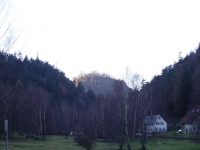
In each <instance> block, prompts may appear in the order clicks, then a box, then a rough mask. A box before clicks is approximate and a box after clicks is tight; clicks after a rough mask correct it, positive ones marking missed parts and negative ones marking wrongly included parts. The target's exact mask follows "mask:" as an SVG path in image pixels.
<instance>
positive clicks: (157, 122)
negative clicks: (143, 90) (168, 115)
mask: <svg viewBox="0 0 200 150" xmlns="http://www.w3.org/2000/svg"><path fill="white" fill-rule="evenodd" d="M145 126H146V129H147V130H148V131H149V132H167V123H166V122H165V120H164V119H163V118H162V117H161V116H160V115H151V116H146V117H145Z"/></svg>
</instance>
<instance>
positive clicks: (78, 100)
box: [0, 51, 96, 139]
mask: <svg viewBox="0 0 200 150" xmlns="http://www.w3.org/2000/svg"><path fill="white" fill-rule="evenodd" d="M0 60H1V64H0V108H1V109H0V124H1V129H0V132H1V135H2V136H3V134H4V131H3V123H4V120H5V119H8V120H9V130H10V136H12V132H14V131H18V132H19V133H20V134H26V136H27V137H34V138H36V139H45V135H46V134H62V135H66V136H67V135H68V134H69V131H70V130H72V129H73V128H75V127H78V126H80V127H82V126H83V123H84V121H83V119H84V116H85V115H84V113H79V111H83V110H85V109H86V108H87V107H88V105H89V104H90V103H91V102H92V101H94V100H95V99H96V95H95V93H94V92H93V91H92V90H91V89H88V90H87V91H85V89H84V87H83V85H82V84H81V83H79V84H78V86H75V84H74V82H73V81H71V80H69V79H68V78H67V77H66V76H65V74H64V73H63V72H61V71H60V70H58V69H57V68H55V67H54V66H51V65H50V64H49V63H48V62H43V61H41V60H39V58H37V59H35V60H34V59H28V57H27V56H26V57H25V58H24V59H23V58H22V54H21V53H18V54H16V53H15V54H14V55H12V54H7V53H4V52H3V51H1V52H0ZM80 117H82V118H80Z"/></svg>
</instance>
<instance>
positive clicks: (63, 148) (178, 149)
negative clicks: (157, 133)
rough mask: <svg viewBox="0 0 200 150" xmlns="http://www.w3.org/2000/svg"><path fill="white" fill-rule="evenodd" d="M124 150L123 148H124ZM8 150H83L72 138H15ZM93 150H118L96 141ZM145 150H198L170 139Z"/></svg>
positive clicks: (198, 145) (134, 149)
mask: <svg viewBox="0 0 200 150" xmlns="http://www.w3.org/2000/svg"><path fill="white" fill-rule="evenodd" d="M5 145H6V143H5V140H0V149H1V150H4V149H5ZM140 147H141V146H140V142H139V140H138V139H135V140H134V142H133V143H132V150H140ZM124 149H125V147H124ZM9 150H84V148H83V147H81V146H79V145H78V144H77V143H76V142H74V137H68V138H67V139H66V138H65V137H64V136H53V135H52V136H47V139H46V140H45V141H39V140H34V139H32V138H25V137H23V136H15V137H14V138H13V139H12V140H9ZM93 150H118V144H117V143H114V142H113V143H108V142H104V141H103V140H102V139H97V140H96V141H95V144H94V148H93ZM147 150H200V143H199V142H192V141H190V140H172V139H159V138H156V139H149V142H148V145H147Z"/></svg>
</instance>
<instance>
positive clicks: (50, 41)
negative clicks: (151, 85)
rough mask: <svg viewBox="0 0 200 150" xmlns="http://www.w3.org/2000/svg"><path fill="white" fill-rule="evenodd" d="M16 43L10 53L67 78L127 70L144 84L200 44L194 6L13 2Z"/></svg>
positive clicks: (96, 0)
mask: <svg viewBox="0 0 200 150" xmlns="http://www.w3.org/2000/svg"><path fill="white" fill-rule="evenodd" d="M11 3H12V8H13V12H14V18H15V19H14V25H15V27H16V28H17V29H20V31H21V32H20V38H19V39H18V41H17V43H16V45H15V47H14V48H13V49H12V50H11V51H10V53H14V52H18V51H20V52H21V53H22V55H23V56H24V57H25V55H27V56H28V58H34V59H35V58H36V57H37V54H38V57H39V59H40V60H42V61H48V62H49V63H50V64H52V65H54V66H55V67H57V68H58V69H60V70H61V71H63V72H64V73H65V75H66V77H68V78H70V79H73V77H76V76H78V75H79V74H81V73H89V72H91V71H94V70H95V71H98V72H100V73H107V74H109V75H111V76H112V77H114V78H116V79H118V78H121V77H122V74H123V73H124V72H125V68H126V67H127V66H128V67H130V69H131V70H132V72H134V73H138V74H140V75H142V76H143V77H144V78H145V79H146V80H147V81H150V80H151V79H152V77H153V76H155V75H159V74H161V72H162V69H164V68H165V67H166V66H169V65H170V64H174V62H177V60H178V57H179V53H180V52H181V56H182V57H185V56H186V55H188V54H189V53H190V52H191V51H194V50H195V49H196V48H197V46H198V44H199V42H200V9H199V8H200V2H199V1H198V0H192V1H191V0H187V1H186V0H182V1H179V0H167V1H166V0H165V1H164V0H162V1H161V0H130V1H129V0H124V1H122V0H48V1H47V0H11Z"/></svg>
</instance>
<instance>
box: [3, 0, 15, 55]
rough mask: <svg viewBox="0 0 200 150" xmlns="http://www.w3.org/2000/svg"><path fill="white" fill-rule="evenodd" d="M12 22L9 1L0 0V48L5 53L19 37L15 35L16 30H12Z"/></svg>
mask: <svg viewBox="0 0 200 150" xmlns="http://www.w3.org/2000/svg"><path fill="white" fill-rule="evenodd" d="M13 22H14V15H13V13H12V7H11V4H10V1H9V0H0V41H1V42H0V50H3V51H4V52H6V53H7V52H8V51H9V50H10V49H11V48H12V47H13V46H14V44H15V42H16V41H17V39H18V38H19V35H16V30H14V27H13ZM14 32H15V33H14Z"/></svg>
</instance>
